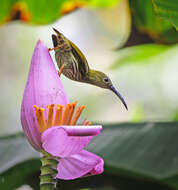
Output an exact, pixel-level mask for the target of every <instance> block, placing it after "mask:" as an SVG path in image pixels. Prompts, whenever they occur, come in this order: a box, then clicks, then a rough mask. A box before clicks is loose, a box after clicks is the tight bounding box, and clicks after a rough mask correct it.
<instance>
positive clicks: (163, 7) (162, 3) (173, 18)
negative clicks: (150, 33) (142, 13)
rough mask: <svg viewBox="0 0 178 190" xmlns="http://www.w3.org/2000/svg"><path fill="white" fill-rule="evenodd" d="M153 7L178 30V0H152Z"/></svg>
mask: <svg viewBox="0 0 178 190" xmlns="http://www.w3.org/2000/svg"><path fill="white" fill-rule="evenodd" d="M152 2H153V7H154V10H155V12H156V14H158V16H160V17H161V18H164V19H165V20H166V21H168V22H170V23H171V24H173V25H174V26H175V28H176V29H177V30H178V2H177V0H171V1H167V0H152Z"/></svg>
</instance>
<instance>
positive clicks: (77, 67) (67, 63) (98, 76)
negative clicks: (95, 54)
mask: <svg viewBox="0 0 178 190" xmlns="http://www.w3.org/2000/svg"><path fill="white" fill-rule="evenodd" d="M53 29H54V28H53ZM54 31H55V32H56V34H57V35H54V34H53V35H52V40H53V45H54V50H55V58H56V62H57V65H58V67H59V69H60V68H61V66H62V65H63V64H64V69H63V71H62V74H64V75H65V76H66V77H67V78H69V79H71V80H74V81H78V82H84V83H89V84H92V85H95V86H99V87H101V88H106V89H109V90H111V91H113V92H114V93H115V94H116V95H117V96H118V97H119V98H120V100H121V101H122V103H123V104H124V106H125V108H126V109H127V104H126V103H125V101H124V99H123V97H122V96H121V94H120V93H119V92H118V91H117V90H116V89H115V88H114V86H113V84H112V82H111V80H110V79H109V77H108V76H107V75H106V74H104V73H103V72H100V71H96V70H92V69H90V68H89V65H88V62H87V60H86V58H85V56H84V55H83V53H82V52H81V51H80V50H79V48H78V47H77V46H76V45H75V44H74V43H72V42H71V41H70V40H68V39H67V38H66V37H65V36H64V35H63V34H61V33H60V32H59V31H57V30H56V29H54Z"/></svg>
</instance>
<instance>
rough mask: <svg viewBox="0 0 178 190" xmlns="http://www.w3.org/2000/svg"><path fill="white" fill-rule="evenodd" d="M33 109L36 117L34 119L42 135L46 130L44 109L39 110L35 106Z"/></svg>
mask: <svg viewBox="0 0 178 190" xmlns="http://www.w3.org/2000/svg"><path fill="white" fill-rule="evenodd" d="M33 107H34V108H35V115H36V118H37V122H38V127H39V131H40V133H42V132H43V131H45V130H46V129H47V126H46V121H45V117H44V111H45V109H44V108H39V107H38V106H36V105H34V106H33Z"/></svg>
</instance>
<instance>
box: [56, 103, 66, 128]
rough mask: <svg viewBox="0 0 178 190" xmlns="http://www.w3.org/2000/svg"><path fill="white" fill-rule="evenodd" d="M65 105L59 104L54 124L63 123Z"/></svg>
mask: <svg viewBox="0 0 178 190" xmlns="http://www.w3.org/2000/svg"><path fill="white" fill-rule="evenodd" d="M63 107H64V106H62V105H59V104H57V106H56V115H55V120H54V125H61V121H62V112H63Z"/></svg>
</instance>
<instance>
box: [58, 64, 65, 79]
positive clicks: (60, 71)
mask: <svg viewBox="0 0 178 190" xmlns="http://www.w3.org/2000/svg"><path fill="white" fill-rule="evenodd" d="M63 70H64V64H62V66H61V68H60V70H59V71H58V75H59V77H60V76H61V74H62V72H63Z"/></svg>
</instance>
